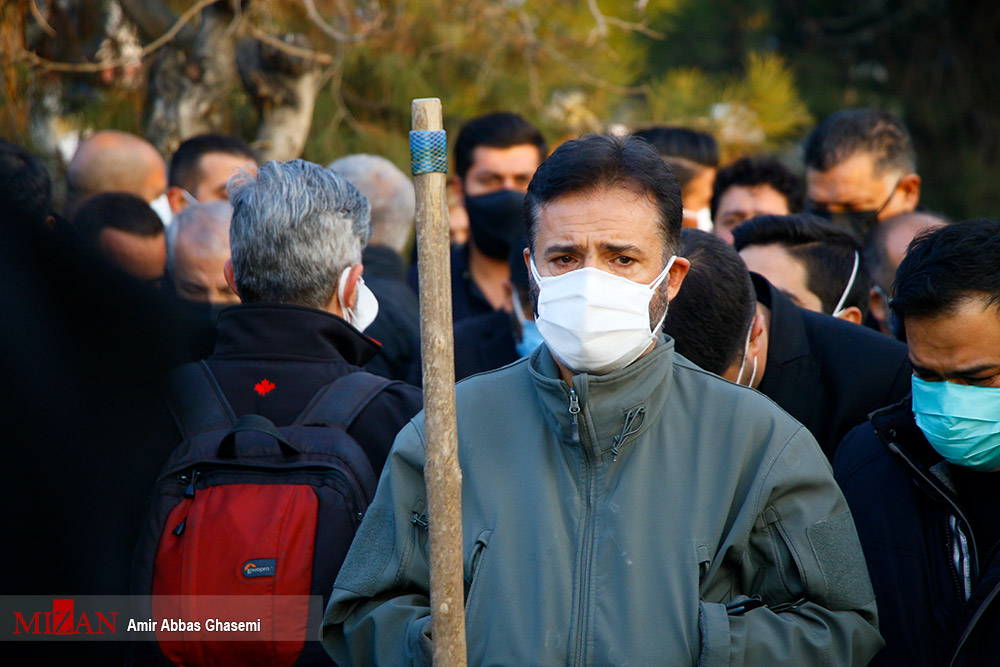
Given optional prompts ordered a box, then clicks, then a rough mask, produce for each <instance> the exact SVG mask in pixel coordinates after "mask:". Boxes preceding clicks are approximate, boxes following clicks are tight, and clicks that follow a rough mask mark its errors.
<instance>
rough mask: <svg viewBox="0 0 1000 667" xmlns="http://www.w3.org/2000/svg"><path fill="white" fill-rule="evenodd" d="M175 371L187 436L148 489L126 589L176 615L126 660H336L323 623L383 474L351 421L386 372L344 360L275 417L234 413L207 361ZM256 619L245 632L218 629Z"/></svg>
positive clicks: (158, 615) (180, 420)
mask: <svg viewBox="0 0 1000 667" xmlns="http://www.w3.org/2000/svg"><path fill="white" fill-rule="evenodd" d="M173 380H174V384H173V386H174V387H183V388H184V389H183V391H178V390H173V391H171V392H170V403H171V408H172V411H173V412H174V417H175V420H176V421H177V424H178V426H179V427H180V429H181V433H182V435H183V437H184V440H183V441H182V442H181V443H180V445H179V446H178V447H177V449H175V450H174V452H173V453H172V454H171V456H170V457H169V459H168V460H167V462H166V464H165V465H164V466H163V470H162V472H161V474H160V476H159V478H158V479H157V482H156V484H155V486H154V487H153V490H152V492H151V494H150V496H149V498H148V500H147V514H146V518H145V520H144V523H143V524H142V526H141V531H140V536H139V540H138V542H137V544H136V548H135V552H134V554H133V561H132V572H131V581H132V590H133V593H134V594H136V595H139V596H147V595H151V596H153V597H152V598H149V599H148V600H149V602H148V603H143V604H148V606H147V607H145V608H144V609H143V610H142V611H148V612H150V614H149V616H148V618H153V619H165V620H169V621H170V622H169V623H165V624H164V625H165V627H161V626H156V627H155V629H156V637H157V641H158V644H159V650H156V647H155V645H152V644H145V645H143V647H142V648H137V649H136V650H135V651H134V652H133V658H134V659H133V662H142V661H143V660H142V659H141V658H139V656H143V655H146V656H148V657H149V658H151V659H152V660H153V661H154V662H159V663H163V657H166V658H167V659H168V660H170V661H171V662H173V663H176V664H196V665H211V664H218V665H239V664H268V665H312V664H324V665H329V664H332V663H331V660H330V658H329V657H328V656H327V655H326V653H325V652H324V651H323V649H322V646H321V645H320V644H319V642H318V641H316V640H317V639H318V628H319V623H320V620H321V619H322V614H323V610H324V608H325V607H326V603H327V601H328V600H329V597H330V594H331V592H332V590H333V583H334V579H335V578H336V576H337V572H338V570H339V569H340V566H341V564H342V563H343V560H344V557H345V556H346V554H347V550H348V548H349V547H350V545H351V541H352V539H353V538H354V534H355V532H356V531H357V529H358V525H359V524H360V522H361V518H362V516H363V515H364V512H365V510H366V509H367V508H368V504H369V503H370V502H371V500H372V498H373V497H374V495H375V487H376V485H377V482H378V480H377V477H376V475H375V472H374V470H372V466H371V464H370V463H369V460H368V457H367V455H366V454H365V452H364V451H363V450H362V448H361V446H360V445H359V444H358V443H357V442H356V441H355V440H354V439H353V438H352V437H351V436H350V435H348V433H347V428H348V427H349V426H350V425H351V423H352V422H353V420H354V419H355V417H357V415H358V414H359V413H360V412H361V411H362V410H363V409H364V408H365V407H366V406H367V405H368V404H369V403H370V402H371V400H372V399H373V398H375V396H377V395H378V394H379V393H380V392H381V391H382V390H383V389H385V387H386V386H387V385H388V384H390V382H391V381H390V380H387V379H385V378H382V377H379V376H376V375H372V374H369V373H365V372H354V373H349V374H347V375H345V376H343V377H341V378H338V379H337V380H335V381H334V382H331V383H330V384H328V385H326V386H324V387H323V388H322V389H320V390H319V391H318V392H317V393H316V395H315V396H314V397H313V399H312V400H311V401H310V403H309V404H308V405H307V406H306V408H305V409H304V410H303V411H302V413H301V414H300V415H299V416H298V417H297V418H296V419H295V421H294V422H293V423H292V424H291V425H290V426H286V427H281V428H277V427H275V425H274V424H273V423H272V422H271V421H270V420H268V419H267V418H265V417H263V416H261V415H253V414H250V415H243V416H242V417H239V418H237V417H236V416H235V415H234V414H233V411H232V408H231V407H230V405H229V403H228V401H226V399H225V397H224V396H223V394H222V391H221V389H220V388H219V385H218V383H217V382H216V380H215V378H214V376H213V375H212V373H211V371H210V370H209V367H208V365H207V364H206V363H205V362H204V361H202V362H200V363H198V364H188V365H186V366H183V367H181V368H179V369H178V370H177V371H175V373H174V377H173ZM189 596H190V597H189ZM213 596H226V597H218V598H216V597H213ZM231 596H253V597H242V598H240V597H231ZM308 596H322V603H321V606H319V604H320V603H319V602H318V598H316V597H313V598H311V599H310V598H309V597H308ZM141 599H146V598H141ZM142 611H140V612H138V613H139V614H140V615H139V616H138V618H147V616H144V615H142ZM257 619H260V620H261V623H260V628H258V633H257V634H254V635H252V640H247V641H239V639H240V638H241V636H242V637H245V638H250V637H251V635H249V634H243V635H240V634H239V633H238V632H237V633H232V634H228V635H227V634H225V633H220V632H218V627H217V626H218V622H219V621H221V622H226V621H233V622H236V621H249V622H250V625H248V626H246V627H247V628H251V629H253V626H252V622H253V621H256V620H257ZM174 621H176V623H175V622H174ZM192 623H197V624H198V625H197V626H194V625H191V624H192ZM210 623H211V624H212V627H208V626H209V624H210ZM224 627H229V626H224ZM192 633H193V634H192ZM216 638H218V639H219V640H216ZM233 640H237V641H233ZM306 640H310V641H309V643H308V644H306V643H305V642H306Z"/></svg>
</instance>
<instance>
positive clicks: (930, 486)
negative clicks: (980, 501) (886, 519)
mask: <svg viewBox="0 0 1000 667" xmlns="http://www.w3.org/2000/svg"><path fill="white" fill-rule="evenodd" d="M876 433H878V432H877V431H876ZM895 435H896V433H895V431H891V432H890V436H891V437H895ZM882 441H883V442H884V443H885V445H886V446H887V447H888V448H889V449H890V450H891V451H892V452H893V453H894V454H896V456H897V457H898V458H900V459H901V460H902V461H904V462H905V463H906V465H908V466H909V467H910V469H911V470H912V471H913V472H914V473H916V475H917V477H919V478H920V480H921V481H922V482H923V484H922V486H924V487H926V488H925V490H927V491H928V492H930V493H932V494H933V495H934V496H935V497H937V498H940V499H941V500H944V501H945V502H946V503H947V504H948V506H949V507H950V508H951V510H952V512H954V514H955V517H956V518H957V519H958V522H956V526H957V527H959V528H962V529H963V530H962V532H963V534H965V535H967V536H968V537H967V539H968V545H969V546H968V549H967V551H968V553H969V560H970V561H971V572H970V575H969V579H970V582H971V580H972V579H974V578H976V577H977V576H978V573H979V556H978V553H977V551H976V538H975V536H973V534H972V530H971V529H970V528H969V526H971V525H972V524H970V523H969V520H968V519H966V518H965V515H964V514H963V513H962V510H961V509H959V507H958V505H956V504H955V502H954V501H953V500H952V499H951V498H949V497H948V496H947V495H946V494H944V493H942V492H941V491H940V490H938V488H937V485H936V484H935V483H934V481H933V480H931V479H930V478H929V477H927V475H926V474H924V471H923V470H921V469H920V468H919V467H917V466H916V465H915V464H914V463H913V462H912V461H911V460H910V458H909V457H908V456H907V455H906V454H905V453H904V452H903V450H902V449H901V448H900V447H899V445H897V444H896V443H895V442H894V441H892V440H886V439H883V440H882ZM956 539H958V538H957V537H956ZM958 574H959V577H960V578H961V573H958ZM958 593H959V595H962V597H963V598H964V597H965V596H964V591H962V590H961V589H960V590H959V591H958Z"/></svg>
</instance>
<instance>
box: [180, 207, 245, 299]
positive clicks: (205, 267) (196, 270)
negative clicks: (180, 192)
mask: <svg viewBox="0 0 1000 667" xmlns="http://www.w3.org/2000/svg"><path fill="white" fill-rule="evenodd" d="M232 218H233V209H232V207H231V206H230V205H229V202H210V203H206V204H192V205H191V206H188V207H187V208H185V209H184V210H183V211H181V212H180V213H178V214H177V216H176V217H175V218H174V221H173V223H172V224H171V225H170V227H168V228H167V272H168V273H169V274H170V277H171V278H172V279H173V282H174V287H175V288H176V290H177V296H179V297H180V298H182V299H187V300H188V301H198V302H202V303H212V304H228V303H239V297H237V296H236V294H235V293H233V291H232V289H230V287H229V285H228V284H227V283H226V278H225V273H224V267H225V265H226V261H227V260H228V259H229V223H230V221H231V220H232Z"/></svg>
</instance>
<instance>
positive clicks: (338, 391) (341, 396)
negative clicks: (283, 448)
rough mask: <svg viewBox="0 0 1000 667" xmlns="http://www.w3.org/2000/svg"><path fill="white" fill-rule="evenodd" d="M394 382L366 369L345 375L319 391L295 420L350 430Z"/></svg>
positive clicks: (303, 423)
mask: <svg viewBox="0 0 1000 667" xmlns="http://www.w3.org/2000/svg"><path fill="white" fill-rule="evenodd" d="M394 383H395V381H394V380H389V379H388V378H384V377H381V376H379V375H374V374H373V373H368V372H365V371H355V372H353V373H348V374H347V375H343V376H341V377H339V378H337V379H336V380H334V381H333V382H331V383H330V384H328V385H326V386H325V387H323V388H322V389H320V390H319V391H318V392H316V395H315V396H313V399H312V400H311V401H309V405H307V406H306V407H305V409H304V410H303V411H302V414H300V415H299V416H298V417H297V418H296V420H295V423H296V424H298V425H305V424H324V425H326V426H339V427H340V428H342V429H344V430H345V431H346V430H347V429H348V428H350V426H351V424H352V423H354V420H355V419H356V418H357V416H358V415H359V414H360V413H361V411H362V410H364V409H365V408H366V407H368V404H369V403H371V402H372V400H373V399H374V398H375V397H376V396H378V395H379V394H380V393H381V392H382V391H383V390H385V388H386V387H388V386H389V385H391V384H394Z"/></svg>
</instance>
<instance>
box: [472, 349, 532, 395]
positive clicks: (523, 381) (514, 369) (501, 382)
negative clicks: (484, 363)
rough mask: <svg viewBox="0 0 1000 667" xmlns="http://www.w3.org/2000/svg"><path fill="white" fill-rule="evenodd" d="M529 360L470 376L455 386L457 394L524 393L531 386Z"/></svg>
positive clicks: (522, 358)
mask: <svg viewBox="0 0 1000 667" xmlns="http://www.w3.org/2000/svg"><path fill="white" fill-rule="evenodd" d="M528 360H529V357H521V358H520V359H517V360H516V361H513V362H511V363H509V364H507V365H506V366H501V367H500V368H497V369H494V370H490V371H486V372H483V373H477V374H475V375H470V376H469V377H467V378H465V379H464V380H461V381H460V382H459V383H458V384H456V385H455V393H456V395H457V396H460V397H468V396H482V395H484V394H495V393H498V392H502V393H504V394H507V393H509V392H510V391H512V390H518V391H523V390H524V389H525V388H527V387H529V386H530V385H531V374H530V373H529V372H528Z"/></svg>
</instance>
